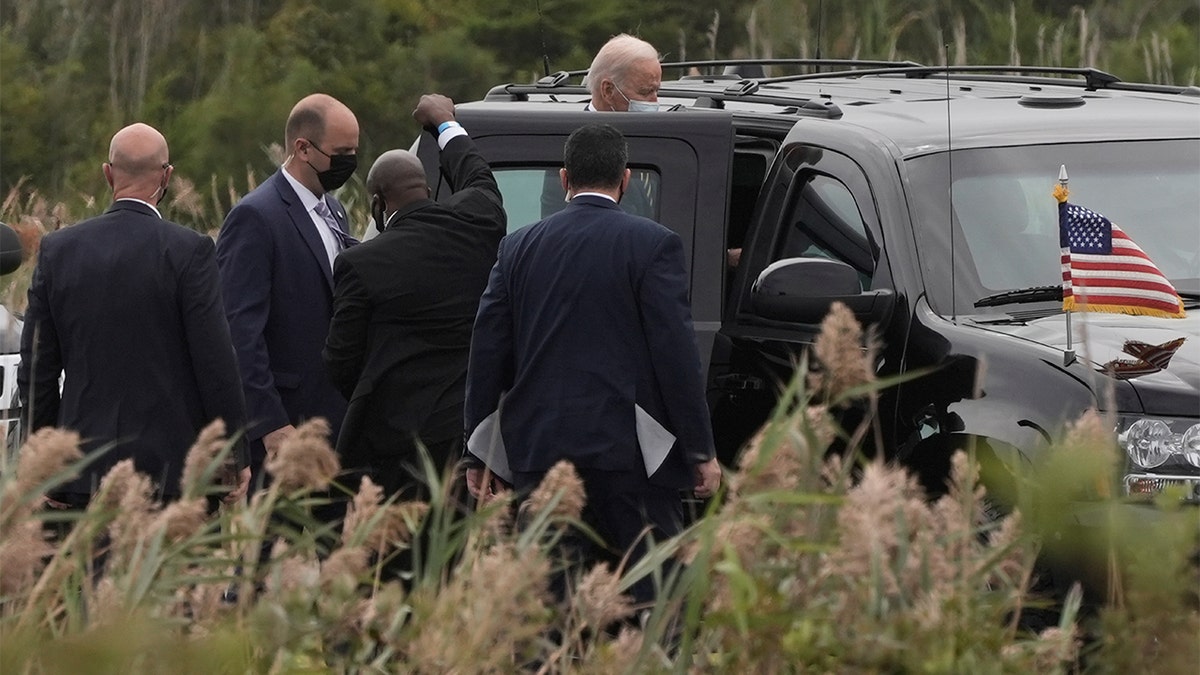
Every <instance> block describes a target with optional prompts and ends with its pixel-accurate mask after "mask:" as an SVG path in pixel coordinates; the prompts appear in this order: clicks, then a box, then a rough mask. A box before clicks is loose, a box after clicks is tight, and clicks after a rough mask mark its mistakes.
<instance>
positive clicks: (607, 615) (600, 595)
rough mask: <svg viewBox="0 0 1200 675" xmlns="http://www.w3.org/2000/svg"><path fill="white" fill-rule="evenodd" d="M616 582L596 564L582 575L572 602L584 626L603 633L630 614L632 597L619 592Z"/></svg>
mask: <svg viewBox="0 0 1200 675" xmlns="http://www.w3.org/2000/svg"><path fill="white" fill-rule="evenodd" d="M620 582H621V579H620V577H618V576H617V575H615V574H613V573H612V572H611V571H610V570H609V568H608V565H607V564H605V563H597V564H596V565H594V566H593V567H592V569H590V570H588V572H587V574H585V575H583V578H582V579H580V580H579V585H578V587H577V588H576V589H575V593H574V594H573V595H572V601H573V602H574V604H575V610H576V611H577V612H578V613H579V618H580V619H581V620H582V621H583V625H584V626H587V627H590V628H593V629H595V630H603V629H605V628H606V627H607V626H609V625H610V624H612V623H615V622H617V621H620V620H622V619H625V618H627V617H630V616H632V615H633V598H632V596H629V595H624V594H622V593H621V592H620V590H619V586H620Z"/></svg>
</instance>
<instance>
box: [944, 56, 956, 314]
mask: <svg viewBox="0 0 1200 675" xmlns="http://www.w3.org/2000/svg"><path fill="white" fill-rule="evenodd" d="M942 61H943V64H944V65H945V66H946V225H947V226H949V228H950V321H951V322H952V323H956V324H957V323H958V284H957V283H955V273H954V272H955V267H956V265H955V264H954V148H953V145H952V141H953V139H954V134H953V133H952V132H953V128H952V127H951V125H950V44H949V43H946V42H943V43H942Z"/></svg>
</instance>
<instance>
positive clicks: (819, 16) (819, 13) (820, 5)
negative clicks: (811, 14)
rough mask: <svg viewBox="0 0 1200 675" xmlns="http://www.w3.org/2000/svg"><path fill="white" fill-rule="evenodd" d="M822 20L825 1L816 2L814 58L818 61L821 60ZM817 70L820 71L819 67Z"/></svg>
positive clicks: (818, 0)
mask: <svg viewBox="0 0 1200 675" xmlns="http://www.w3.org/2000/svg"><path fill="white" fill-rule="evenodd" d="M824 18H825V0H817V53H816V55H815V56H816V59H817V60H818V61H820V60H821V33H822V32H823V31H822V28H823V27H822V23H823V19H824ZM817 70H818V71H820V70H821V67H820V66H817Z"/></svg>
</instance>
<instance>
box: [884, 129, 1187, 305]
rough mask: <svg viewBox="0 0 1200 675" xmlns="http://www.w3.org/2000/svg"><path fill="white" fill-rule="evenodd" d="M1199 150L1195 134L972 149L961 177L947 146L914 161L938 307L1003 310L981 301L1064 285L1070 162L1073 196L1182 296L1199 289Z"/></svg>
mask: <svg viewBox="0 0 1200 675" xmlns="http://www.w3.org/2000/svg"><path fill="white" fill-rule="evenodd" d="M1197 158H1200V143H1198V142H1196V141H1195V140H1183V141H1179V140H1175V141H1150V142H1113V143H1091V144H1086V145H1085V144H1064V145H1049V146H1038V147H1021V148H988V149H978V150H962V151H956V152H955V153H954V162H953V166H954V178H953V181H951V180H950V179H949V177H948V175H947V161H946V156H945V155H944V154H941V155H929V156H924V157H919V158H916V159H913V160H910V161H909V162H908V168H909V172H910V177H911V179H912V182H913V189H912V193H913V194H918V195H921V196H922V198H921V199H918V200H913V202H912V203H911V208H912V216H913V226H914V228H915V235H916V238H917V248H918V254H919V255H920V257H921V267H922V269H923V271H924V274H925V283H926V289H927V291H928V292H929V297H930V301H931V303H932V304H933V306H934V308H935V309H937V310H938V311H939V312H942V313H947V314H949V313H951V312H958V313H976V312H985V311H994V312H999V311H1003V309H976V308H975V307H974V306H973V304H974V301H975V300H976V299H978V298H979V297H982V296H983V295H987V294H990V293H993V292H997V291H1005V290H1016V289H1023V288H1030V287H1035V286H1053V285H1056V284H1061V283H1062V270H1061V264H1060V261H1059V253H1060V249H1059V243H1058V203H1057V202H1056V201H1055V200H1054V198H1053V197H1052V196H1051V191H1052V190H1053V189H1054V186H1055V185H1056V184H1057V178H1058V170H1059V166H1060V165H1064V164H1065V165H1066V167H1067V173H1068V176H1069V179H1070V180H1069V183H1068V187H1069V188H1070V191H1071V196H1070V201H1071V202H1072V203H1074V204H1078V205H1080V206H1084V207H1087V208H1089V209H1091V210H1093V211H1096V212H1098V213H1100V214H1102V215H1104V216H1106V217H1107V218H1108V219H1109V220H1111V221H1112V222H1113V223H1115V224H1117V225H1119V226H1120V227H1121V229H1122V230H1124V231H1125V233H1126V234H1127V235H1129V237H1130V238H1132V239H1133V240H1134V241H1135V242H1137V244H1138V245H1139V246H1140V247H1141V248H1142V249H1143V250H1145V251H1146V253H1147V254H1148V255H1149V256H1150V258H1151V259H1152V260H1153V261H1154V262H1155V264H1156V265H1157V266H1158V267H1159V269H1160V270H1162V272H1163V274H1164V275H1166V277H1167V278H1168V279H1170V280H1171V281H1172V283H1174V284H1175V287H1176V289H1178V290H1179V291H1180V292H1191V293H1195V292H1197V291H1198V290H1200V238H1198V237H1197V236H1196V217H1197V215H1196V214H1197V213H1200V191H1197V190H1196V186H1197V185H1200V159H1197ZM948 194H953V198H952V199H953V210H952V211H951V210H950V209H948V208H947V202H948V199H947V195H948ZM952 244H953V251H952ZM952 254H953V255H952ZM952 258H953V261H954V264H953V268H952V266H951V259H952ZM952 269H953V273H952V272H951V270H952ZM952 279H953V291H952V286H951V280H952Z"/></svg>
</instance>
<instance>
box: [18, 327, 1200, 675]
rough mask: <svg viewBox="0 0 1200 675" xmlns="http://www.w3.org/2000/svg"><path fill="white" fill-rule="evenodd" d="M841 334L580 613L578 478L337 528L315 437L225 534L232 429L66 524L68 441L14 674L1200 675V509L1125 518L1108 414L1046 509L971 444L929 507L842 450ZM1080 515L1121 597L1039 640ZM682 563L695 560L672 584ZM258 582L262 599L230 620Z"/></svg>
mask: <svg viewBox="0 0 1200 675" xmlns="http://www.w3.org/2000/svg"><path fill="white" fill-rule="evenodd" d="M822 339H823V341H824V345H823V347H822V349H821V350H820V351H821V353H822V354H824V355H825V356H824V358H825V365H824V367H822V368H820V369H819V372H820V373H821V375H820V376H819V377H816V378H814V379H813V382H814V383H817V384H819V386H817V387H815V388H814V389H813V390H811V391H810V390H809V389H808V381H807V380H806V379H805V378H797V379H796V380H795V381H794V382H793V383H791V385H790V387H789V388H788V390H787V391H786V392H784V396H783V398H782V400H783V405H781V406H780V408H779V410H777V412H776V413H775V415H774V416H773V418H772V419H771V420H770V421H769V422H768V423H767V424H766V425H765V426H764V427H763V428H762V430H761V431H760V432H759V433H758V434H757V436H756V437H755V439H754V440H753V442H752V443H751V444H750V445H749V446H748V447H747V449H746V451H745V452H744V453H743V454H742V457H741V459H740V461H739V464H738V466H737V467H736V470H735V471H733V472H732V473H731V474H730V476H729V480H728V485H727V487H726V492H725V494H724V495H723V496H722V498H721V499H718V500H714V501H713V502H712V503H711V504H710V506H709V508H708V510H707V512H706V513H705V515H704V516H703V517H702V518H701V519H699V520H698V521H697V522H695V523H694V524H693V525H692V526H691V527H689V528H688V529H687V530H686V531H685V532H683V533H682V534H681V535H679V536H678V537H675V538H673V539H670V540H668V541H664V542H659V543H658V544H657V545H656V546H655V547H654V548H653V549H652V550H651V552H650V553H649V554H648V556H647V558H646V559H644V560H642V561H636V562H635V561H630V562H629V563H628V564H626V565H625V566H623V567H622V568H621V569H618V570H613V569H609V568H607V567H602V566H601V567H593V568H590V569H581V570H578V571H577V573H576V576H575V577H574V582H573V583H572V584H571V587H572V588H573V589H574V590H573V592H572V593H570V594H569V596H568V599H567V601H565V602H562V603H560V602H558V601H556V600H555V599H554V596H553V595H552V594H551V593H550V591H549V588H550V580H551V578H552V576H553V575H554V574H555V573H556V572H557V571H558V570H560V569H561V567H560V566H561V561H560V560H558V558H557V556H556V554H555V551H556V547H557V543H558V542H559V540H560V539H561V537H562V536H563V535H564V534H565V533H566V532H567V530H568V528H570V527H576V526H577V525H578V523H577V519H578V517H579V513H580V508H581V507H582V504H583V502H584V500H585V499H586V495H584V494H583V493H582V487H581V484H580V482H579V480H578V477H577V476H576V475H575V473H574V471H573V469H572V468H571V467H570V466H569V465H562V466H560V467H558V468H556V470H555V471H554V472H552V474H551V475H550V476H548V478H547V480H546V481H545V482H544V483H543V485H542V486H541V487H540V488H539V490H538V491H537V493H536V494H535V495H533V496H531V497H530V498H529V499H528V500H527V502H526V503H525V504H523V505H521V509H520V516H519V518H514V514H515V513H516V512H517V511H518V509H516V508H515V507H516V506H518V505H517V504H515V503H514V499H515V498H514V496H513V495H511V494H505V495H501V496H500V497H499V498H497V499H496V500H494V501H492V502H490V503H488V504H482V505H479V506H478V508H477V509H476V510H474V511H472V512H470V513H469V514H465V515H461V516H458V515H455V507H454V504H455V503H456V496H455V490H456V489H458V487H459V486H458V480H459V479H458V477H456V476H449V475H445V476H439V475H437V474H436V472H435V471H434V470H433V468H432V467H431V466H429V464H428V462H426V469H425V471H426V479H427V480H428V481H429V482H430V485H431V489H432V497H431V498H430V500H429V501H428V502H420V503H416V502H407V503H396V502H394V501H386V500H383V499H382V495H381V491H380V490H379V488H378V487H377V486H375V485H374V484H372V483H371V482H370V481H369V480H363V481H362V482H361V483H360V484H359V485H358V486H355V487H356V488H357V489H356V491H355V492H354V493H353V496H352V500H351V505H350V507H349V509H348V515H347V517H346V519H345V521H344V522H343V523H340V524H337V525H332V526H331V525H327V524H324V523H321V522H319V521H317V520H316V519H315V518H313V516H312V509H313V507H314V506H316V505H318V504H319V503H320V502H321V500H322V497H320V496H319V495H322V494H324V493H323V492H321V491H322V490H324V489H325V487H326V486H327V485H328V484H329V482H330V481H331V480H336V476H337V474H338V471H339V468H338V463H337V457H336V456H335V454H334V453H333V451H332V450H331V449H330V447H329V445H328V442H327V440H326V438H325V436H326V434H327V427H325V426H323V424H322V423H321V422H319V421H316V422H311V423H309V424H308V425H307V426H305V427H304V428H302V429H301V430H300V431H299V433H297V434H296V435H294V436H293V437H292V438H291V439H290V440H289V441H288V443H287V444H286V445H285V446H284V448H283V449H282V450H281V451H280V453H279V455H278V456H276V457H274V458H272V461H271V462H269V463H268V470H269V471H271V472H272V473H273V474H274V475H275V478H276V480H275V482H274V483H273V484H272V485H271V487H269V488H268V489H266V490H265V491H261V492H259V493H258V494H256V495H255V496H254V497H253V498H252V499H250V500H248V501H246V502H244V503H241V504H238V505H234V506H230V507H226V508H222V509H221V510H220V511H219V512H218V513H216V514H214V515H212V516H206V514H205V513H204V510H203V507H202V498H203V496H205V495H207V494H209V493H211V492H212V491H214V490H216V489H218V488H217V487H215V486H214V485H213V482H214V480H216V477H217V476H219V475H220V467H221V465H222V463H223V461H224V458H225V457H226V456H227V454H228V452H229V444H228V442H227V439H226V436H225V430H224V429H223V428H222V427H221V426H220V425H219V424H214V425H213V426H210V427H209V428H208V429H206V430H205V431H204V432H203V433H202V434H201V436H200V438H199V439H198V440H197V442H196V445H195V446H194V447H193V448H192V450H191V452H190V453H189V455H188V460H187V470H186V471H185V472H184V478H183V485H182V493H183V495H184V497H183V499H182V500H181V501H179V502H175V503H173V504H167V505H163V504H159V503H156V502H155V501H154V499H153V498H152V496H151V495H152V494H153V490H152V486H151V484H150V481H149V479H148V478H147V477H145V476H142V475H140V474H138V473H137V472H136V471H135V469H134V467H133V466H132V465H131V464H130V463H129V462H122V463H120V464H118V465H117V466H116V467H115V468H114V469H113V470H112V471H111V472H110V473H109V475H108V476H107V477H106V478H105V479H104V481H103V483H102V485H101V488H100V490H99V493H98V494H97V495H96V496H95V498H94V499H93V500H92V503H91V504H90V505H89V506H88V508H87V509H86V510H85V511H82V512H78V513H62V512H56V511H53V510H49V509H47V508H45V506H44V505H43V504H42V502H41V495H42V494H44V493H45V492H46V491H48V490H51V489H52V488H53V486H54V485H56V484H58V483H60V482H62V481H64V480H66V479H67V478H68V477H69V476H70V475H72V474H73V473H74V472H75V471H76V470H77V469H78V467H79V465H80V463H81V462H86V461H87V459H86V458H82V459H81V458H79V454H78V452H79V451H78V438H77V437H76V436H74V435H72V434H70V433H69V432H63V431H57V430H43V431H41V432H39V433H37V434H35V435H33V436H32V437H31V438H30V440H29V442H28V443H27V444H26V445H25V447H24V448H23V449H22V453H21V458H20V465H19V467H18V469H17V470H16V471H15V472H12V473H10V474H7V475H4V476H2V477H0V671H2V672H5V673H42V672H47V673H48V672H122V673H127V672H147V671H156V672H158V671H162V672H179V673H188V672H197V673H201V672H203V673H211V672H270V673H291V672H379V673H397V672H398V673H449V672H455V673H511V672H522V671H523V672H543V673H560V672H561V673H568V672H569V673H645V672H718V673H726V672H727V673H733V672H738V673H741V672H762V673H787V672H810V671H811V672H847V673H855V672H861V673H884V672H887V673H892V672H932V673H963V672H989V673H1007V672H1012V673H1029V672H1037V673H1053V672H1063V673H1068V672H1070V673H1074V672H1096V673H1107V672H1130V670H1129V669H1134V670H1139V671H1140V672H1190V671H1187V670H1186V666H1187V665H1188V663H1189V662H1190V663H1191V664H1192V665H1194V663H1195V662H1194V660H1192V659H1194V657H1195V654H1196V650H1195V647H1196V636H1197V634H1198V629H1200V620H1198V618H1197V611H1196V606H1195V601H1196V597H1195V590H1196V581H1197V579H1196V576H1195V574H1196V570H1195V567H1189V566H1188V556H1189V554H1192V553H1193V551H1194V550H1195V548H1194V547H1195V543H1196V541H1195V539H1196V534H1197V532H1196V530H1197V528H1196V521H1195V514H1194V512H1190V511H1183V510H1180V509H1177V508H1175V507H1174V506H1173V504H1174V502H1171V501H1169V500H1164V501H1163V503H1162V504H1161V506H1162V509H1161V510H1162V513H1161V515H1163V516H1164V517H1165V520H1164V521H1163V524H1161V525H1159V526H1156V527H1155V529H1152V528H1151V527H1150V526H1149V525H1146V524H1144V523H1143V524H1140V525H1139V526H1138V527H1136V528H1133V527H1130V525H1129V523H1127V522H1123V521H1122V516H1120V515H1119V514H1120V513H1122V507H1123V506H1124V505H1123V504H1122V503H1121V502H1120V501H1119V500H1118V499H1117V498H1116V497H1115V496H1114V494H1113V492H1112V491H1111V490H1108V489H1106V488H1103V487H1101V486H1104V485H1111V484H1112V480H1113V479H1114V478H1115V474H1114V471H1115V470H1116V463H1115V462H1114V461H1113V455H1112V454H1111V452H1110V451H1113V450H1114V448H1112V447H1111V446H1112V442H1111V438H1110V436H1111V434H1105V433H1104V429H1105V427H1104V425H1103V424H1102V423H1101V422H1098V421H1097V419H1098V418H1095V417H1088V418H1086V419H1085V420H1083V421H1081V422H1080V423H1079V424H1078V425H1077V426H1076V427H1075V428H1074V429H1073V430H1072V431H1071V433H1070V434H1069V435H1068V436H1067V437H1066V438H1065V440H1064V442H1063V444H1062V446H1061V448H1059V450H1058V451H1056V452H1055V453H1053V459H1052V461H1050V462H1049V463H1048V464H1047V465H1046V466H1044V467H1041V468H1040V469H1039V471H1040V473H1039V475H1038V476H1036V477H1035V478H1031V479H1030V480H1029V481H1026V482H1023V483H1022V484H1023V485H1028V486H1029V489H1030V494H1029V499H1027V500H1022V502H1021V505H1022V506H1021V508H1022V509H1026V508H1028V509H1029V510H1030V511H1032V513H1026V512H1025V510H1020V511H1013V512H1011V513H1010V514H1009V515H1007V516H1003V517H997V516H996V515H995V512H994V511H992V510H990V509H987V508H985V506H986V502H985V497H986V491H985V490H984V489H983V488H982V487H981V486H980V485H979V482H978V468H977V466H976V465H975V463H974V462H973V460H972V458H971V457H970V455H969V454H966V453H963V454H959V455H958V456H956V457H955V458H954V461H953V473H952V475H951V477H950V487H949V490H948V492H947V494H946V495H945V496H943V497H941V498H940V499H938V500H936V501H933V502H930V501H929V500H928V499H926V497H925V495H923V494H922V493H921V492H920V490H919V489H918V487H917V486H916V483H915V482H914V481H913V479H912V478H911V477H909V476H908V475H906V474H905V472H904V471H902V470H901V469H899V468H897V467H894V466H889V465H886V464H882V463H880V462H878V461H874V460H872V461H866V460H862V459H861V458H859V457H857V456H855V455H854V453H849V454H842V453H830V452H829V451H828V448H829V447H830V444H831V442H832V441H833V440H834V439H835V438H837V437H842V438H847V437H850V436H852V435H854V431H853V430H843V429H839V428H838V426H837V424H836V421H835V420H836V417H835V415H834V414H833V413H831V412H830V411H831V410H833V408H831V407H830V405H831V403H833V402H839V401H842V402H844V401H846V400H848V399H849V398H854V397H858V398H862V397H867V398H869V397H871V396H874V395H875V392H876V391H878V387H877V386H876V387H875V388H872V383H871V382H869V380H870V379H871V375H870V373H871V371H870V369H865V370H864V369H863V368H861V366H862V362H860V361H859V360H861V359H864V358H866V352H865V351H864V350H863V349H862V348H861V340H862V336H861V333H860V332H858V331H856V330H854V328H853V327H852V326H849V325H848V324H847V323H846V317H845V314H844V313H843V312H841V311H838V312H835V313H834V314H833V315H832V316H831V318H830V319H829V320H827V322H826V325H825V326H824V331H823V334H822ZM834 355H836V356H834ZM805 370H806V368H801V372H804V371H805ZM874 384H875V385H878V383H874ZM1039 486H1042V487H1039ZM1077 503H1084V504H1086V505H1087V507H1088V508H1090V509H1098V510H1099V511H1100V512H1101V513H1105V514H1109V516H1110V517H1109V520H1108V522H1109V524H1110V525H1112V527H1105V528H1100V529H1099V530H1098V534H1097V536H1096V538H1095V539H1094V540H1093V541H1091V542H1089V543H1088V545H1087V546H1082V547H1081V549H1080V550H1083V551H1093V549H1094V551H1095V555H1096V556H1098V559H1093V560H1094V561H1095V562H1096V564H1098V565H1099V566H1100V568H1102V569H1103V570H1105V571H1106V572H1107V573H1108V574H1109V575H1110V579H1109V581H1110V582H1112V583H1110V586H1112V587H1114V588H1118V589H1119V592H1115V593H1114V594H1113V595H1111V596H1110V597H1104V598H1097V599H1095V600H1097V606H1098V609H1097V610H1096V611H1095V612H1094V613H1087V612H1081V610H1080V602H1081V600H1091V599H1092V598H1081V592H1080V590H1079V589H1078V588H1076V589H1075V590H1074V591H1072V592H1071V593H1070V594H1069V595H1068V596H1067V597H1066V598H1065V601H1064V602H1063V603H1062V604H1061V605H1060V607H1059V610H1060V611H1059V619H1058V621H1057V622H1056V623H1054V624H1053V625H1049V626H1046V627H1043V628H1041V629H1040V630H1038V631H1036V632H1029V630H1028V626H1027V625H1026V624H1025V623H1024V622H1023V621H1022V620H1021V617H1022V616H1023V611H1024V610H1025V609H1026V608H1027V607H1029V606H1030V605H1036V604H1038V603H1039V602H1040V601H1041V600H1043V599H1042V598H1039V597H1037V596H1036V594H1034V593H1032V592H1031V591H1030V586H1031V582H1032V580H1033V579H1034V578H1035V577H1036V575H1037V574H1039V573H1040V572H1039V571H1038V570H1037V569H1036V568H1035V566H1034V562H1035V559H1036V557H1037V554H1038V552H1039V549H1040V548H1041V547H1042V546H1043V545H1044V544H1045V543H1046V541H1047V536H1046V535H1047V533H1050V532H1055V531H1062V528H1063V527H1064V523H1065V521H1066V519H1068V514H1073V513H1078V510H1077V508H1076V507H1075V506H1072V505H1073V504H1077ZM1027 505H1028V506H1027ZM1047 507H1049V508H1047ZM63 524H65V525H70V527H57V529H58V530H60V531H61V532H63V533H64V534H62V535H61V536H60V537H59V538H57V539H47V538H46V537H45V536H44V533H45V532H46V531H47V529H55V527H51V526H57V525H63ZM422 528H424V533H423V534H422V535H421V536H414V533H415V532H417V531H418V530H421V529H422ZM1056 528H1057V530H1056ZM331 529H332V532H331V531H330V530H331ZM329 534H333V535H335V536H334V537H333V539H334V540H335V541H336V543H335V545H334V547H333V550H332V551H325V550H323V548H322V546H323V543H322V542H327V541H328V540H329V537H328V536H327V535H329ZM1130 536H1132V537H1135V538H1136V541H1134V542H1133V543H1134V544H1136V545H1132V546H1131V545H1130V544H1129V542H1128V541H1127V537H1130ZM264 542H266V543H268V544H270V546H271V550H272V553H271V555H270V557H269V558H268V559H259V555H258V553H259V551H261V550H262V544H263V543H264ZM1058 552H1059V553H1063V552H1062V551H1058ZM401 553H404V554H406V558H398V557H397V556H399V555H400V554H401ZM1064 554H1065V553H1064ZM402 559H411V560H412V562H411V563H410V564H409V566H408V567H406V568H404V569H401V570H396V569H395V564H396V562H397V561H398V560H402ZM672 559H674V560H679V561H682V562H684V563H685V564H683V565H676V566H673V567H671V568H669V569H672V570H673V571H672V572H670V573H665V574H664V573H663V572H662V569H663V568H662V566H661V565H660V563H662V562H663V561H666V560H672ZM239 565H240V567H241V573H240V574H239V573H238V572H237V569H238V567H239ZM645 577H651V578H653V579H654V581H655V583H656V584H657V586H658V588H659V589H660V590H659V600H658V601H657V602H656V603H655V605H654V606H652V607H634V606H632V605H631V604H630V600H629V597H628V596H627V595H626V592H627V591H628V589H629V588H630V586H631V585H632V584H633V583H635V582H637V581H638V580H639V579H642V578H645ZM255 580H261V589H259V590H257V592H256V588H255V584H254V581H255ZM1118 582H1119V583H1118ZM231 584H235V585H237V584H240V589H239V590H240V593H239V595H238V599H237V601H236V602H235V603H228V602H223V601H222V592H223V591H225V590H226V589H228V588H229V587H230V585H231ZM1060 599H1061V598H1060ZM1189 660H1190V661H1189ZM1176 668H1185V669H1184V670H1175V669H1176Z"/></svg>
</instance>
